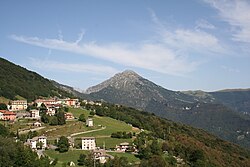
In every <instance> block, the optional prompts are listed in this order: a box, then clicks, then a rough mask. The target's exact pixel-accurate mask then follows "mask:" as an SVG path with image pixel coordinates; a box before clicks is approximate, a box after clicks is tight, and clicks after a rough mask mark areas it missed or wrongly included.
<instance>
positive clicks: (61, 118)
mask: <svg viewBox="0 0 250 167" xmlns="http://www.w3.org/2000/svg"><path fill="white" fill-rule="evenodd" d="M56 117H57V120H58V125H64V124H66V119H65V116H64V112H63V111H59V112H58V113H57V114H56Z"/></svg>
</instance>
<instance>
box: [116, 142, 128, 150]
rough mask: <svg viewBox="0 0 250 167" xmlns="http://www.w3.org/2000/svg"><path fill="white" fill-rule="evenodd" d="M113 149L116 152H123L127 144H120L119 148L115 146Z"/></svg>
mask: <svg viewBox="0 0 250 167" xmlns="http://www.w3.org/2000/svg"><path fill="white" fill-rule="evenodd" d="M115 148H116V151H119V152H125V151H126V150H127V149H128V148H129V143H128V142H124V143H120V145H119V146H117V145H116V147H115Z"/></svg>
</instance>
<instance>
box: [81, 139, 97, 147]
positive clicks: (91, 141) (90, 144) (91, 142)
mask: <svg viewBox="0 0 250 167" xmlns="http://www.w3.org/2000/svg"><path fill="white" fill-rule="evenodd" d="M95 147H96V144H95V138H94V137H82V150H94V149H95Z"/></svg>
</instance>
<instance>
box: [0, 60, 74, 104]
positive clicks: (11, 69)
mask: <svg viewBox="0 0 250 167" xmlns="http://www.w3.org/2000/svg"><path fill="white" fill-rule="evenodd" d="M17 95H19V96H21V97H24V98H26V99H27V100H28V101H32V100H34V99H36V98H38V97H39V96H42V97H54V96H58V97H61V96H64V97H72V95H71V94H69V93H67V92H66V91H63V90H61V89H59V88H57V87H55V86H54V85H53V83H52V82H51V81H50V80H48V79H45V78H43V77H42V76H40V75H39V74H37V73H35V72H31V71H28V70H27V69H25V68H23V67H20V66H18V65H15V64H13V63H11V62H9V61H7V60H5V59H3V58H0V96H3V97H5V98H8V99H12V100H13V99H15V98H16V96H17Z"/></svg>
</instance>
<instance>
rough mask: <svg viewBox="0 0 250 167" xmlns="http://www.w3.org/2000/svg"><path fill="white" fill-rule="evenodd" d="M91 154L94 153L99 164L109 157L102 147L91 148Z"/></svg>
mask: <svg viewBox="0 0 250 167" xmlns="http://www.w3.org/2000/svg"><path fill="white" fill-rule="evenodd" d="M92 154H93V155H94V158H95V160H99V162H100V163H101V164H104V163H105V162H106V161H107V158H109V157H108V156H107V154H106V151H105V150H104V149H101V150H93V151H92Z"/></svg>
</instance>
